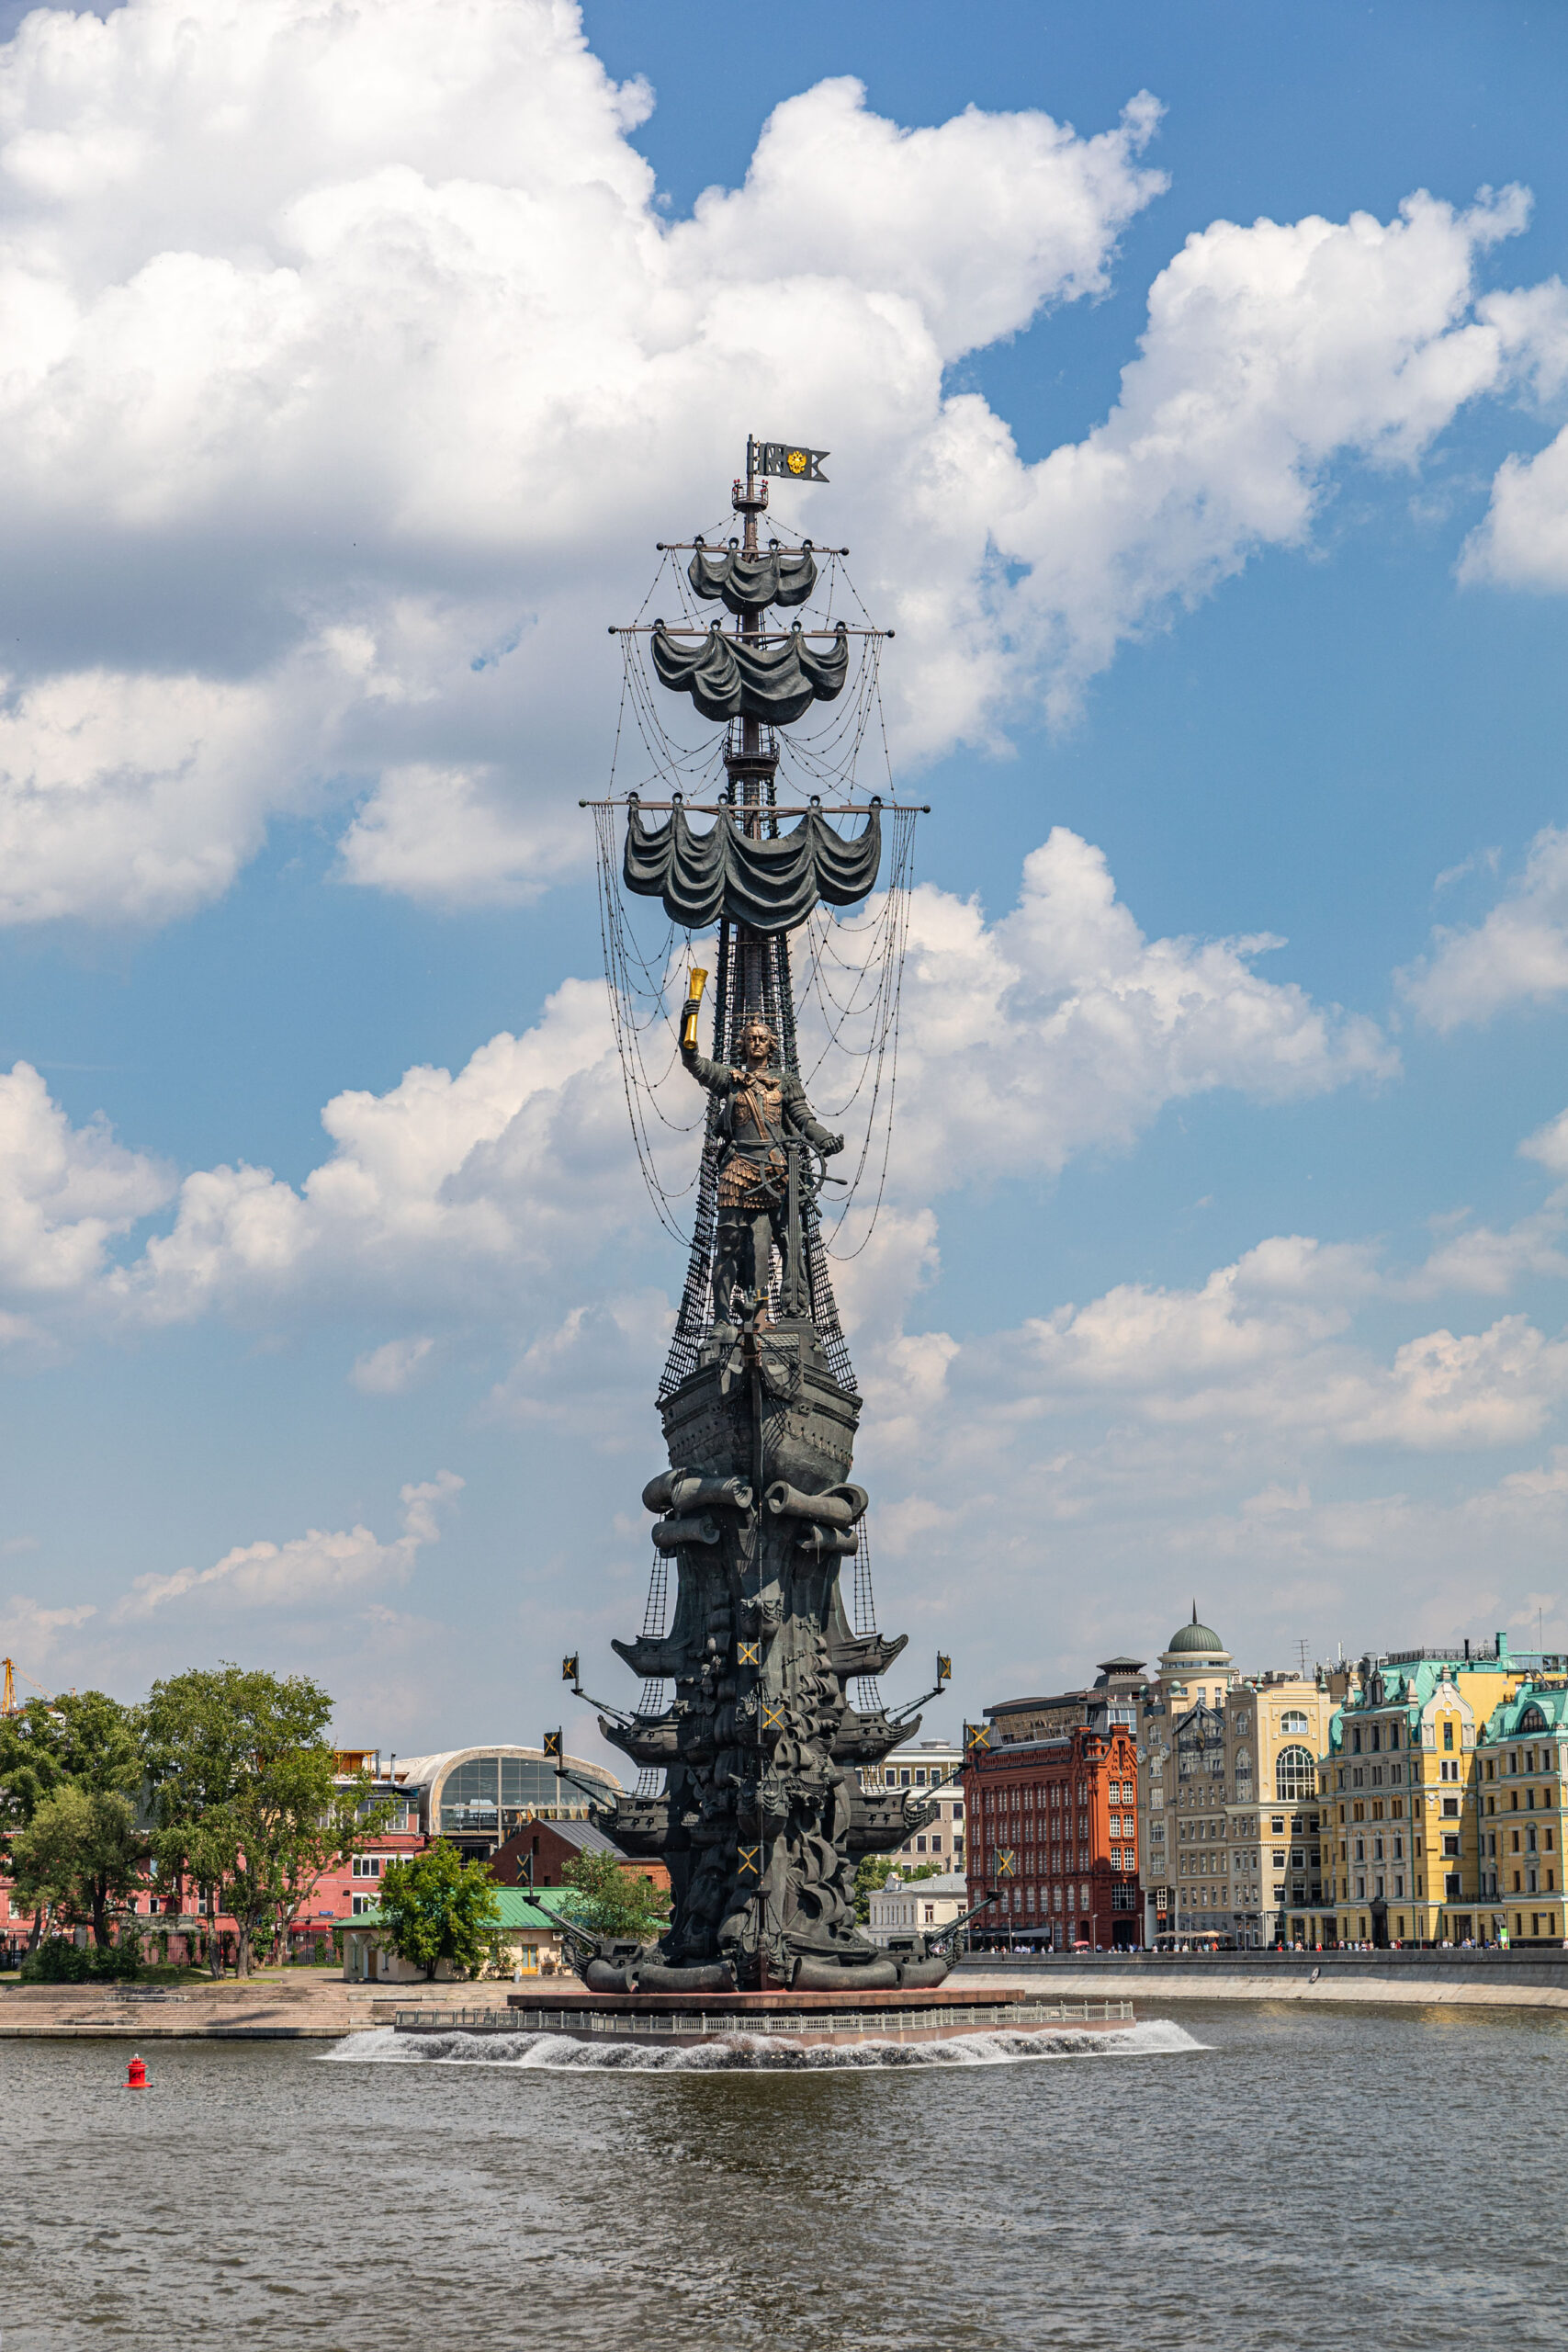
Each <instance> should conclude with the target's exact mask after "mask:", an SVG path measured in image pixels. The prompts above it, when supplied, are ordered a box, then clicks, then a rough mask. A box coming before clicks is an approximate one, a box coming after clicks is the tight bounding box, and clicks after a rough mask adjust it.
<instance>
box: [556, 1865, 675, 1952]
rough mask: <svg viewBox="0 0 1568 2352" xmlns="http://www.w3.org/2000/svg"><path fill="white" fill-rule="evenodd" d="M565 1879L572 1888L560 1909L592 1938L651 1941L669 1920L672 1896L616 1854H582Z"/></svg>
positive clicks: (562, 1876)
mask: <svg viewBox="0 0 1568 2352" xmlns="http://www.w3.org/2000/svg"><path fill="white" fill-rule="evenodd" d="M561 1878H562V1881H563V1883H565V1885H566V1886H567V1888H568V1889H569V1895H568V1900H567V1901H566V1902H565V1903H564V1904H563V1905H561V1908H562V1910H563V1911H564V1912H565V1913H566V1915H567V1917H569V1918H570V1919H571V1920H572V1921H573V1923H574V1924H575V1925H576V1926H577V1927H580V1928H586V1930H587V1931H588V1933H589V1934H590V1935H591V1936H615V1937H616V1938H621V1939H631V1938H633V1937H635V1938H636V1939H637V1941H638V1942H639V1943H652V1942H654V1941H655V1940H656V1939H658V1938H659V1937H660V1935H662V1934H663V1932H664V1929H665V1928H667V1927H668V1926H669V1924H670V1897H669V1895H668V1894H666V1893H665V1892H664V1890H663V1889H662V1888H661V1887H657V1886H654V1885H652V1884H651V1883H649V1880H647V1879H646V1878H643V1877H640V1876H638V1875H637V1874H636V1873H635V1872H633V1871H628V1870H626V1869H624V1868H623V1867H622V1865H621V1863H620V1862H619V1860H617V1859H616V1857H615V1855H614V1854H579V1855H578V1856H577V1857H576V1859H575V1860H573V1861H570V1862H568V1864H567V1866H566V1868H565V1870H563V1871H562V1872H561Z"/></svg>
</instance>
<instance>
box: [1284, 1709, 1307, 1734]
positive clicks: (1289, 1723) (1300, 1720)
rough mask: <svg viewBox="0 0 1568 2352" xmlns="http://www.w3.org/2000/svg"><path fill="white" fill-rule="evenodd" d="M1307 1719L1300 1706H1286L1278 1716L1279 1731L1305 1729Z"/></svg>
mask: <svg viewBox="0 0 1568 2352" xmlns="http://www.w3.org/2000/svg"><path fill="white" fill-rule="evenodd" d="M1306 1727H1307V1719H1306V1717H1305V1715H1304V1714H1303V1712H1302V1710H1301V1709H1300V1707H1287V1708H1286V1710H1285V1712H1284V1713H1283V1714H1282V1715H1281V1716H1280V1730H1281V1731H1305V1729H1306Z"/></svg>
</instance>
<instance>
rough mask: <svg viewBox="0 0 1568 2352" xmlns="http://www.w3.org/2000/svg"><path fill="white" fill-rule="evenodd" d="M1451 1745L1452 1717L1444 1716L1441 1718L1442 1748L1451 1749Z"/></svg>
mask: <svg viewBox="0 0 1568 2352" xmlns="http://www.w3.org/2000/svg"><path fill="white" fill-rule="evenodd" d="M1453 1744H1454V1719H1453V1717H1452V1715H1445V1716H1444V1717H1443V1746H1444V1747H1448V1748H1451V1747H1452V1746H1453Z"/></svg>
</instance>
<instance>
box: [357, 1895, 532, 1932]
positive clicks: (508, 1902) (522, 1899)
mask: <svg viewBox="0 0 1568 2352" xmlns="http://www.w3.org/2000/svg"><path fill="white" fill-rule="evenodd" d="M571 1892H572V1890H571V1888H570V1887H568V1886H541V1887H536V1888H534V1889H532V1890H530V1889H528V1888H526V1887H522V1886H498V1887H497V1888H496V1890H495V1899H496V1902H497V1903H498V1905H500V1907H501V1917H500V1919H499V1920H498V1922H497V1925H498V1926H499V1927H500V1928H502V1929H503V1930H505V1929H507V1928H544V1927H547V1926H549V1927H553V1926H554V1925H555V1922H556V1920H557V1919H558V1917H559V1916H560V1910H561V1905H563V1904H564V1903H565V1901H566V1900H567V1897H568V1896H569V1895H570V1893H571ZM541 1912H543V1913H545V1914H547V1917H544V1918H541V1917H540V1916H539V1915H540V1913H541ZM342 1924H343V1926H344V1927H345V1928H379V1927H384V1926H385V1924H386V1922H385V1921H384V1920H383V1918H382V1917H381V1914H380V1913H379V1911H361V1912H360V1914H359V1916H358V1917H357V1918H354V1919H345V1920H344V1921H343V1922H342Z"/></svg>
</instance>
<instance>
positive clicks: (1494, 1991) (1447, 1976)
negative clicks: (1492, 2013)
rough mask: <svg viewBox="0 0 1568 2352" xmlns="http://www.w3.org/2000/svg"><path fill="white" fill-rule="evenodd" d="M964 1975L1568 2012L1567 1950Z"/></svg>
mask: <svg viewBox="0 0 1568 2352" xmlns="http://www.w3.org/2000/svg"><path fill="white" fill-rule="evenodd" d="M958 1965H959V1969H960V1971H961V1972H962V1973H963V1974H964V1975H965V1976H970V1975H975V1976H979V1977H982V1978H985V1979H987V1980H992V1979H994V1980H996V1981H997V1982H998V1983H1006V1984H1009V1985H1033V1986H1039V1987H1041V1988H1042V1990H1043V1988H1044V1986H1046V1985H1049V1986H1050V1988H1051V1989H1050V1993H1049V1994H1048V1995H1046V1997H1047V1998H1057V1997H1060V1998H1062V1999H1064V2000H1078V1999H1082V1998H1085V1997H1087V1998H1089V1999H1090V2000H1095V1999H1100V1998H1103V1997H1105V1996H1108V1995H1113V1994H1115V1993H1117V1992H1120V1993H1122V1995H1123V1996H1131V1997H1132V1998H1133V1999H1134V2000H1135V2001H1137V2002H1138V2003H1139V2005H1140V2007H1143V2006H1144V2005H1145V2004H1147V2003H1149V2002H1152V2001H1165V2000H1169V2001H1182V2000H1186V2001H1348V2002H1373V2003H1377V2004H1390V2003H1392V2004H1395V2005H1399V2006H1405V2005H1408V2006H1413V2007H1431V2006H1433V2005H1438V2006H1442V2007H1471V2006H1475V2007H1502V2008H1568V1951H1563V1950H1562V1949H1561V1948H1559V1947H1558V1946H1556V1945H1541V1946H1532V1947H1529V1948H1528V1949H1525V1950H1520V1949H1519V1948H1517V1946H1516V1947H1515V1948H1514V1949H1513V1950H1511V1951H1319V1952H1300V1953H1299V1952H1278V1951H1215V1952H1134V1953H1131V1954H1129V1955H1128V1956H1127V1957H1126V1958H1125V1959H1122V1958H1118V1957H1116V1956H1115V1955H1113V1954H1112V1953H1110V1952H1093V1953H1088V1952H1077V1953H1068V1952H1063V1953H1061V1954H1056V1953H1054V1952H1052V1953H1045V1954H1043V1955H1036V1954H1033V1953H1030V1954H1027V1955H1026V1954H1024V1953H1021V1952H976V1953H974V1954H972V1955H970V1956H969V1957H968V1958H966V1959H964V1960H961V1961H960V1962H959V1963H958Z"/></svg>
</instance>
